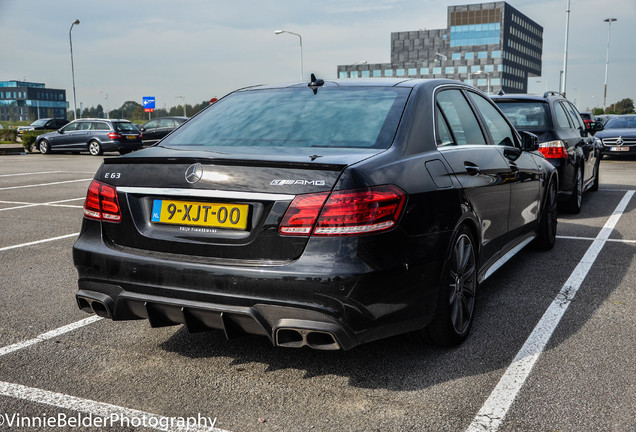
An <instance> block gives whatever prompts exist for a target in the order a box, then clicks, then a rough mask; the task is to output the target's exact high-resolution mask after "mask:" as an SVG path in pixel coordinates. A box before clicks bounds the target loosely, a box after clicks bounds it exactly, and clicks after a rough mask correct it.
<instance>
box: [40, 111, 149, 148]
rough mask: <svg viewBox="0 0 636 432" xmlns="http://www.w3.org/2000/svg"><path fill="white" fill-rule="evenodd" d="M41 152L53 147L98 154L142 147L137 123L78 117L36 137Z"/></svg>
mask: <svg viewBox="0 0 636 432" xmlns="http://www.w3.org/2000/svg"><path fill="white" fill-rule="evenodd" d="M35 143H36V146H37V148H38V149H39V150H40V153H43V154H46V153H51V152H54V151H70V152H81V151H88V152H89V153H90V154H92V155H93V156H99V155H101V154H102V153H103V152H105V151H118V152H119V153H120V154H125V153H130V152H131V151H133V150H138V149H140V148H141V147H142V143H141V134H140V132H139V129H137V126H135V125H134V124H133V123H131V122H130V121H128V120H114V119H78V120H73V121H72V122H70V123H69V124H67V125H66V126H64V127H63V128H61V129H60V130H58V131H56V132H49V133H46V134H43V135H40V136H38V137H37V138H36V139H35Z"/></svg>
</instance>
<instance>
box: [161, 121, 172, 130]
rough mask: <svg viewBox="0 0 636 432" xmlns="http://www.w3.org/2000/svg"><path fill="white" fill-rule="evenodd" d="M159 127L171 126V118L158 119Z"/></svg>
mask: <svg viewBox="0 0 636 432" xmlns="http://www.w3.org/2000/svg"><path fill="white" fill-rule="evenodd" d="M159 127H162V128H166V127H172V119H161V120H159Z"/></svg>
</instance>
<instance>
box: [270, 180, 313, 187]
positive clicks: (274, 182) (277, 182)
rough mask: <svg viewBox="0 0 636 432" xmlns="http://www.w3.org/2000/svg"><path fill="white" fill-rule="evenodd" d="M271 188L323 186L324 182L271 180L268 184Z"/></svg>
mask: <svg viewBox="0 0 636 432" xmlns="http://www.w3.org/2000/svg"><path fill="white" fill-rule="evenodd" d="M270 185H271V186H291V185H299V186H324V185H325V181H324V180H272V181H271V182H270Z"/></svg>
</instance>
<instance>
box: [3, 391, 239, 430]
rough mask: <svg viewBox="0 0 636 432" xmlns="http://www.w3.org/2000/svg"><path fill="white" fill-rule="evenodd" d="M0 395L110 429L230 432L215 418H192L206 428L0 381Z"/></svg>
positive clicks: (175, 419) (5, 421) (174, 419)
mask: <svg viewBox="0 0 636 432" xmlns="http://www.w3.org/2000/svg"><path fill="white" fill-rule="evenodd" d="M0 396H8V397H12V398H15V399H20V400H26V401H31V402H35V403H38V404H44V405H49V406H52V407H56V408H60V409H65V410H71V411H75V412H80V413H84V414H88V415H89V416H91V417H101V418H103V419H107V420H108V419H112V420H111V421H110V423H109V422H106V423H102V425H104V426H108V428H109V429H110V428H111V427H112V428H114V429H117V428H118V427H120V426H123V427H126V425H127V424H132V425H135V426H136V427H143V428H144V429H155V430H161V431H170V432H181V431H184V432H186V431H194V432H212V431H213V432H228V431H224V430H223V429H218V428H216V427H213V425H214V424H215V423H216V417H213V418H211V417H199V416H197V417H191V418H192V419H193V420H200V419H205V421H206V423H207V424H208V425H207V426H204V425H203V424H202V423H203V421H199V422H198V424H195V423H192V424H190V423H187V424H186V423H185V420H186V419H185V418H181V419H177V418H174V417H172V418H171V417H165V416H160V415H157V414H152V413H147V412H144V411H139V410H136V409H130V408H125V407H121V406H117V405H111V404H108V403H104V402H96V401H92V400H89V399H81V398H78V397H75V396H69V395H65V394H62V393H56V392H51V391H48V390H42V389H38V388H33V387H26V386H23V385H20V384H13V383H8V382H2V381H0ZM23 417H24V416H23ZM9 418H10V417H9ZM122 419H129V423H126V422H125V421H122ZM142 419H143V426H141V424H140V423H139V422H141V421H142ZM188 419H189V418H188ZM91 420H92V422H94V421H95V419H94V418H91ZM179 420H183V422H182V423H179ZM4 423H7V420H6V419H5V420H4ZM93 424H95V423H93ZM89 426H90V425H89ZM98 429H99V428H98Z"/></svg>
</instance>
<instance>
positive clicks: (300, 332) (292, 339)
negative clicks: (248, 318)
mask: <svg viewBox="0 0 636 432" xmlns="http://www.w3.org/2000/svg"><path fill="white" fill-rule="evenodd" d="M275 341H276V345H277V346H281V347H287V348H302V347H304V346H307V347H309V348H313V349H317V350H339V349H340V344H339V343H338V341H337V340H336V338H335V336H334V335H333V334H332V333H329V332H325V331H320V330H309V329H302V328H287V327H279V328H278V329H276V338H275Z"/></svg>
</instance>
